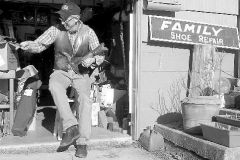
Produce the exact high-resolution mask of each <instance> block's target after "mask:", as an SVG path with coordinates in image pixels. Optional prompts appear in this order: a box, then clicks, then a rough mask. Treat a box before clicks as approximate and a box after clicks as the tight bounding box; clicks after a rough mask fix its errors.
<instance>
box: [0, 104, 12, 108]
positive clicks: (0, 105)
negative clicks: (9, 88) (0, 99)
mask: <svg viewBox="0 0 240 160" xmlns="http://www.w3.org/2000/svg"><path fill="white" fill-rule="evenodd" d="M9 108H10V104H0V109H9Z"/></svg>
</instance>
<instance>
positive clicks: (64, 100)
mask: <svg viewBox="0 0 240 160" xmlns="http://www.w3.org/2000/svg"><path fill="white" fill-rule="evenodd" d="M70 84H71V79H70V77H69V75H68V73H67V72H64V71H61V70H56V71H54V72H53V73H52V74H51V76H50V80H49V90H50V91H51V94H52V97H53V100H54V103H55V105H56V106H57V109H58V111H59V114H60V117H61V118H62V119H63V131H65V132H66V133H65V134H64V136H63V139H62V141H61V143H60V147H65V148H64V149H67V147H68V146H69V145H71V144H72V143H73V142H74V141H75V140H76V139H77V138H78V137H79V131H78V126H76V125H78V122H77V119H76V118H75V117H74V115H73V113H72V110H71V108H70V105H69V103H68V97H67V95H66V89H67V88H68V86H69V85H70ZM62 149H63V148H60V149H59V151H63V150H64V149H63V150H62Z"/></svg>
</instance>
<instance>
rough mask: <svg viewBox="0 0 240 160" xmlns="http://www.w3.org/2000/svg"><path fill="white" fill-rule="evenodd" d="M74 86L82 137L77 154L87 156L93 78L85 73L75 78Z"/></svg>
mask: <svg viewBox="0 0 240 160" xmlns="http://www.w3.org/2000/svg"><path fill="white" fill-rule="evenodd" d="M73 87H74V88H75V89H76V91H77V97H76V98H77V99H78V101H77V104H76V105H77V106H78V109H79V112H78V113H79V114H78V115H79V117H78V122H79V132H80V137H79V138H78V140H77V141H76V148H77V150H76V154H75V155H76V156H77V157H86V156H87V141H88V140H89V138H90V135H91V123H92V122H91V113H92V100H91V99H90V89H91V80H90V78H89V76H88V75H87V74H86V75H83V76H81V77H80V78H77V79H73Z"/></svg>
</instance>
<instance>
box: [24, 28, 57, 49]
mask: <svg viewBox="0 0 240 160" xmlns="http://www.w3.org/2000/svg"><path fill="white" fill-rule="evenodd" d="M58 32H59V30H58V29H57V28H56V27H55V26H51V27H50V28H49V29H47V30H46V31H45V32H44V33H43V34H42V35H41V36H39V37H38V38H37V39H36V40H35V41H24V42H22V43H20V46H21V49H23V50H25V51H28V52H31V53H40V52H42V51H44V50H45V49H47V48H48V47H49V46H50V45H51V44H52V43H53V42H54V41H55V40H56V38H57V34H58Z"/></svg>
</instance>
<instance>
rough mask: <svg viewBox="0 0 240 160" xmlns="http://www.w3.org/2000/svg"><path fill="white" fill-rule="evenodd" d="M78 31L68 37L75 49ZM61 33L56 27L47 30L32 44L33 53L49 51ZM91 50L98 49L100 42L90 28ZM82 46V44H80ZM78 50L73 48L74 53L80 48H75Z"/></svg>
mask: <svg viewBox="0 0 240 160" xmlns="http://www.w3.org/2000/svg"><path fill="white" fill-rule="evenodd" d="M81 26H82V24H80V25H79V29H78V31H79V30H80V28H81ZM78 31H77V32H76V33H74V34H70V33H69V32H68V37H69V40H70V42H71V45H72V47H73V44H74V41H75V39H76V37H77V35H78ZM59 32H60V30H59V29H58V28H57V27H55V26H51V27H50V28H49V29H47V30H46V31H45V32H44V33H43V34H42V35H41V36H39V37H38V38H37V39H36V40H35V41H34V42H33V43H32V44H31V51H32V52H35V53H40V52H42V51H44V50H45V49H47V48H48V47H49V46H50V45H51V44H52V43H54V42H55V40H56V39H57V35H58V33H59ZM88 34H89V37H90V39H89V47H90V48H89V49H90V50H93V49H95V48H96V47H98V45H99V40H98V38H97V36H96V34H95V32H94V31H93V30H92V29H91V28H90V30H89V33H88ZM79 45H80V44H79ZM75 47H76V48H74V47H73V50H74V51H77V49H78V47H79V46H75Z"/></svg>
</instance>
